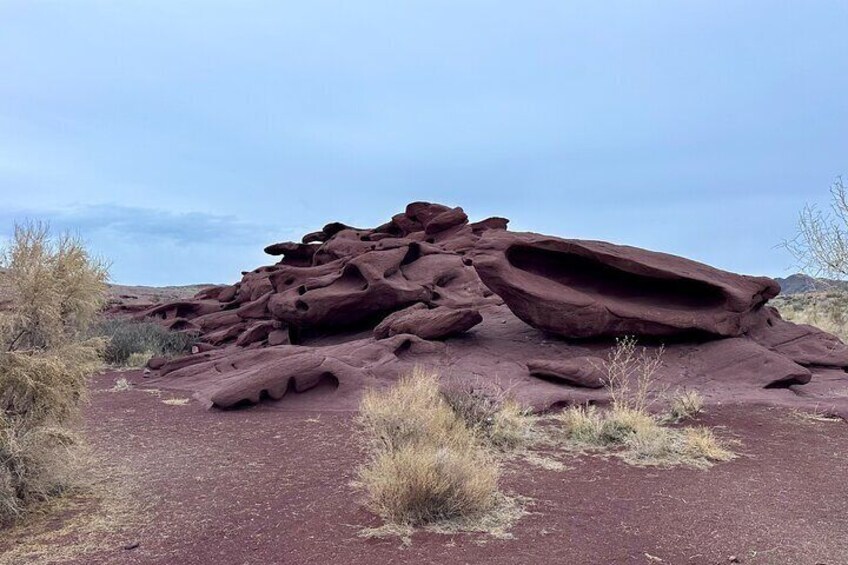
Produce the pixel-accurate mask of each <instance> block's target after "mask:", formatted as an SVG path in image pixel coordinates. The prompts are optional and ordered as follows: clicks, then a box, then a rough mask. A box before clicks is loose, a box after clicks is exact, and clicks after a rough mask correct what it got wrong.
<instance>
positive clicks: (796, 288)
mask: <svg viewBox="0 0 848 565" xmlns="http://www.w3.org/2000/svg"><path fill="white" fill-rule="evenodd" d="M775 280H776V281H777V282H778V284H779V285H780V294H783V295H792V294H804V293H807V292H827V291H829V290H830V291H848V281H837V280H833V279H818V278H815V277H811V276H809V275H802V274H801V273H795V274H794V275H789V276H788V277H786V278H785V279H775Z"/></svg>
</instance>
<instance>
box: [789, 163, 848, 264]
mask: <svg viewBox="0 0 848 565" xmlns="http://www.w3.org/2000/svg"><path fill="white" fill-rule="evenodd" d="M830 196H831V199H830V210H829V211H822V210H821V209H819V208H817V207H816V206H813V205H808V206H806V207H804V209H803V210H802V211H801V213H800V215H799V216H798V231H797V234H796V236H795V237H794V238H793V239H791V240H788V241H784V242H783V246H784V247H785V248H786V249H787V250H788V251H789V252H790V253H792V255H793V256H794V257H795V259H796V260H797V261H798V264H799V266H800V267H801V269H802V270H803V271H804V272H807V273H809V274H811V275H814V276H829V277H833V278H837V279H841V278H843V277H845V276H846V275H848V190H846V188H845V184H844V183H843V181H842V177H838V178H837V179H836V180H835V181H834V183H833V184H832V185H831V187H830Z"/></svg>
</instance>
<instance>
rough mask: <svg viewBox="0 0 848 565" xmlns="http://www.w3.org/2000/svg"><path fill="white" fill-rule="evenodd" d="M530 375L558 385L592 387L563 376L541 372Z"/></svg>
mask: <svg viewBox="0 0 848 565" xmlns="http://www.w3.org/2000/svg"><path fill="white" fill-rule="evenodd" d="M530 376H531V377H533V378H536V379H539V380H540V381H545V382H546V383H551V384H555V385H559V386H568V387H573V388H587V389H592V387H587V386H583V385H581V384H580V383H576V382H574V381H572V380H571V379H566V378H564V377H557V376H554V375H545V374H541V373H531V374H530Z"/></svg>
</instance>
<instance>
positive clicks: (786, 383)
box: [763, 377, 809, 388]
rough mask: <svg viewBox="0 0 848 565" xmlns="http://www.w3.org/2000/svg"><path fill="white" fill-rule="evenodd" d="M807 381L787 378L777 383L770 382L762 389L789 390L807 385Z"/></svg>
mask: <svg viewBox="0 0 848 565" xmlns="http://www.w3.org/2000/svg"><path fill="white" fill-rule="evenodd" d="M808 382H809V380H807V379H806V378H803V377H788V378H786V379H780V380H777V381H773V382H770V383H769V384H767V385H766V386H764V387H763V388H789V387H791V386H794V385H803V384H807V383H808Z"/></svg>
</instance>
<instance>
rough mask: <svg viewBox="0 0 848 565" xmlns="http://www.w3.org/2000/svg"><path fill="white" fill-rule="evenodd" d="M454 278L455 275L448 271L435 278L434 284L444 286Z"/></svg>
mask: <svg viewBox="0 0 848 565" xmlns="http://www.w3.org/2000/svg"><path fill="white" fill-rule="evenodd" d="M455 278H456V276H455V275H453V274H450V273H448V274H445V275H442V276H440V277H439V278H438V279H436V286H441V287H446V286H448V285H449V284H450V282H451V281H452V280H453V279H455Z"/></svg>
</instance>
